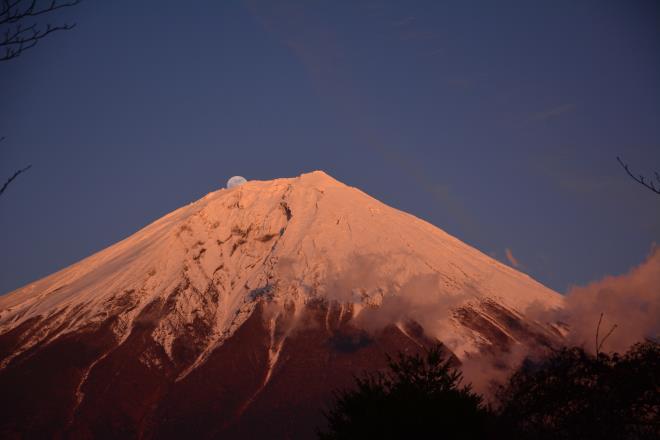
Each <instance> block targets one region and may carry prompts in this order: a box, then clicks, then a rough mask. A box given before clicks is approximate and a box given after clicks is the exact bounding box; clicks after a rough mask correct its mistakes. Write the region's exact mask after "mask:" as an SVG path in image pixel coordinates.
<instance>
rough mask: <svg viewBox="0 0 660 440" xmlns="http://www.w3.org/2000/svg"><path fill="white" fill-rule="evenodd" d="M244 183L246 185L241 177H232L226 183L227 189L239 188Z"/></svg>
mask: <svg viewBox="0 0 660 440" xmlns="http://www.w3.org/2000/svg"><path fill="white" fill-rule="evenodd" d="M244 183H247V180H245V177H242V176H234V177H232V178H231V179H229V180H228V181H227V189H232V188H234V187H236V186H241V185H243V184H244Z"/></svg>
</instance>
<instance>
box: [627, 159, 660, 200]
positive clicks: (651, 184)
mask: <svg viewBox="0 0 660 440" xmlns="http://www.w3.org/2000/svg"><path fill="white" fill-rule="evenodd" d="M616 160H618V161H619V164H621V166H622V167H623V169H624V170H626V173H628V175H629V176H630V177H632V179H633V180H634V181H635V182H637V183H640V184H642V185H644V186H645V187H647V188H648V189H650V190H651V191H653V192H654V193H656V194H660V174H658V172H657V171H656V172H655V173H654V174H655V179H656V181H657V185H658V186H657V188H656V184H655V183H654V182H653V180H652V179H648V180H646V177H644V176H643V175H641V174H640V175H639V176H635V175H634V174H633V172H632V171H630V168H629V167H628V164H627V163H625V162H624V161H623V160H621V158H620V157H619V156H617V158H616Z"/></svg>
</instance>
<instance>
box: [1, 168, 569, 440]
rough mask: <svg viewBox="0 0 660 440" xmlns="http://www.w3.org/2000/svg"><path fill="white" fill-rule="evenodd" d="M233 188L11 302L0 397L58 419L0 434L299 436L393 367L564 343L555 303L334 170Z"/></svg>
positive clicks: (27, 412) (24, 416)
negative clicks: (416, 359) (426, 350)
mask: <svg viewBox="0 0 660 440" xmlns="http://www.w3.org/2000/svg"><path fill="white" fill-rule="evenodd" d="M230 183H231V182H230ZM230 186H231V188H228V189H221V190H218V191H215V192H212V193H210V194H208V195H206V196H205V197H203V198H201V199H200V200H198V201H196V202H194V203H192V204H190V205H187V206H184V207H182V208H180V209H177V210H176V211H174V212H172V213H170V214H168V215H166V216H164V217H162V218H161V219H159V220H156V221H155V222H153V223H152V224H150V225H148V226H146V227H145V228H143V229H142V230H140V231H138V232H136V233H135V234H133V235H132V236H130V237H128V238H126V239H125V240H122V241H120V242H118V243H117V244H115V245H113V246H110V247H109V248H107V249H104V250H102V251H100V252H98V253H96V254H94V255H92V256H90V257H88V258H86V259H84V260H82V261H80V262H78V263H76V264H73V265H71V266H70V267H68V268H65V269H63V270H61V271H59V272H57V273H54V274H52V275H50V276H48V277H46V278H43V279H41V280H38V281H35V282H33V283H31V284H29V285H27V286H25V287H23V288H20V289H18V290H16V291H14V292H12V293H10V294H8V295H5V296H2V297H0V387H2V389H3V390H7V393H6V394H5V396H14V397H15V398H16V399H21V398H22V397H21V396H25V393H26V392H29V391H30V390H31V389H32V388H34V387H37V386H38V387H39V388H40V389H39V392H40V393H42V394H43V393H45V394H47V395H44V396H43V397H44V398H43V399H42V400H43V402H55V403H57V404H58V405H59V406H58V408H60V409H59V410H58V411H51V410H48V409H47V408H46V406H45V403H43V402H42V403H40V402H37V401H35V400H34V399H33V400H30V401H29V403H26V405H25V406H16V407H15V408H14V409H13V410H11V411H9V412H4V413H3V415H0V427H6V426H9V425H7V424H13V423H23V422H24V423H31V422H30V421H32V422H34V423H37V424H38V423H43V424H44V425H43V426H47V429H46V428H44V429H46V431H47V432H49V433H51V434H53V435H60V434H63V433H69V434H81V433H92V434H94V433H98V434H99V435H100V433H102V432H105V431H104V430H105V429H110V428H108V426H114V428H112V429H114V430H115V431H113V433H115V434H118V433H120V432H142V433H143V435H144V436H146V437H150V436H159V435H162V434H163V433H164V432H168V433H170V434H171V433H176V432H180V433H186V432H192V433H197V434H199V435H219V434H218V433H219V432H222V433H224V434H225V436H227V437H230V438H231V437H232V436H236V437H237V438H238V437H241V436H248V437H249V436H255V435H262V434H263V435H265V434H267V433H277V434H278V435H281V436H293V437H296V436H298V435H299V434H300V435H303V433H302V431H301V432H298V431H296V430H299V429H303V430H304V429H311V430H312V431H310V432H313V427H314V426H316V425H317V424H318V422H319V417H320V410H319V408H320V406H319V405H321V404H322V403H323V402H327V401H328V399H330V398H331V394H332V390H333V389H335V388H336V387H338V386H345V385H348V384H350V382H351V380H352V375H353V374H355V373H358V372H359V371H360V370H361V369H373V368H381V367H382V366H383V365H384V359H385V358H384V354H385V353H394V352H396V351H398V350H404V351H410V350H419V349H420V348H421V347H424V346H428V345H429V344H432V343H436V342H440V343H442V344H443V345H444V346H445V348H446V350H447V351H448V352H450V353H452V354H453V355H454V356H455V358H456V360H457V361H458V362H465V363H466V365H467V364H468V363H469V362H471V361H474V359H476V358H477V357H478V356H482V355H488V356H490V358H493V357H495V358H498V357H501V359H504V358H505V357H506V356H505V355H504V354H505V353H513V352H521V351H524V350H526V349H527V348H526V347H538V346H551V345H552V344H554V343H555V342H556V341H558V340H561V339H562V338H563V336H562V335H563V332H564V331H565V329H563V328H560V327H558V326H557V325H555V324H554V323H553V322H551V321H547V320H543V319H540V318H532V317H530V316H529V315H528V314H527V313H526V311H527V310H528V309H530V308H533V309H534V310H535V311H538V310H543V311H546V312H548V313H555V312H556V311H558V310H560V309H561V308H562V307H563V305H564V299H563V297H562V296H561V295H559V294H558V293H556V292H554V291H552V290H550V289H548V288H546V287H545V286H543V285H541V284H540V283H538V282H536V281H535V280H533V279H532V278H531V277H529V276H528V275H525V274H523V273H520V272H518V271H517V270H515V269H513V268H511V267H508V266H506V265H504V264H502V263H500V262H498V261H496V260H495V259H493V258H491V257H489V256H488V255H486V254H484V253H482V252H480V251H478V250H476V249H474V248H472V247H470V246H468V245H467V244H465V243H463V242H462V241H460V240H459V239H457V238H455V237H453V236H451V235H449V234H447V233H445V232H444V231H442V230H441V229H439V228H437V227H435V226H433V225H431V224H429V223H427V222H425V221H423V220H421V219H419V218H417V217H414V216H412V215H410V214H407V213H405V212H401V211H398V210H396V209H393V208H391V207H389V206H387V205H384V204H383V203H381V202H379V201H378V200H376V199H374V198H372V197H370V196H369V195H367V194H365V193H364V192H362V191H360V190H359V189H356V188H353V187H350V186H347V185H345V184H343V183H341V182H338V181H337V180H335V179H333V178H332V177H330V176H329V175H327V174H326V173H324V172H322V171H315V172H311V173H307V174H302V175H301V176H299V177H295V178H286V179H275V180H271V181H255V180H253V181H248V182H244V183H242V184H241V185H239V186H232V185H229V184H228V187H230ZM500 355H501V356H500ZM507 356H508V355H507ZM500 364H501V362H500ZM500 368H501V365H500ZM26 371H42V373H40V376H39V380H36V381H35V380H34V378H33V377H31V376H28V375H27V373H24V372H26ZM330 371H332V372H333V374H332V375H329V373H328V372H330ZM110 382H111V383H113V384H115V385H113V386H112V387H111V388H107V383H110ZM104 384H105V385H104ZM136 384H137V385H136ZM104 390H105V391H104ZM34 391H36V390H34ZM182 396H185V398H184V397H182ZM285 402H287V403H285ZM182 405H183V406H182ZM21 408H22V409H21ZM209 408H216V409H217V411H216V412H210V409H209ZM100 411H107V412H104V413H103V414H104V416H103V417H102V418H101V419H99V412H100ZM188 413H189V415H190V417H189V418H188V419H186V418H185V415H186V414H188ZM193 414H194V417H193ZM303 415H304V417H303ZM38 417H41V418H38ZM289 417H298V418H301V417H302V418H303V419H304V420H307V419H308V420H309V421H308V423H307V422H306V423H302V424H301V425H300V426H296V427H292V426H290V424H287V423H286V420H287V418H289ZM37 418H38V419H37ZM35 420H36V421H35ZM255 420H259V423H254V421H255ZM191 421H195V422H194V423H193V422H191ZM12 426H14V425H12ZM16 426H18V425H16ZM259 430H264V431H263V432H262V431H259ZM292 430H293V431H292ZM0 432H2V430H1V429H0ZM81 435H82V434H81Z"/></svg>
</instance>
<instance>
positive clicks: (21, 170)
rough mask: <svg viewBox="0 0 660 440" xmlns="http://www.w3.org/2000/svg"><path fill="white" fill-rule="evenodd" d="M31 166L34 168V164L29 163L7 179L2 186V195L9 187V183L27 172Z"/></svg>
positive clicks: (0, 190)
mask: <svg viewBox="0 0 660 440" xmlns="http://www.w3.org/2000/svg"><path fill="white" fill-rule="evenodd" d="M30 168H32V165H28V166H26V167H25V168H22V169H20V170H18V171H16V172H15V173H14V174H13V175H12V176H11V177H10V178H9V179H7V181H6V182H5V184H4V185H2V188H1V189H0V196H1V195H2V193H4V192H5V190H6V189H7V187H8V186H9V184H10V183H11V182H12V181H13V180H14V179H15V178H17V177H18V176H19V175H20V174H22V173H24V172H26V171H27V170H29V169H30Z"/></svg>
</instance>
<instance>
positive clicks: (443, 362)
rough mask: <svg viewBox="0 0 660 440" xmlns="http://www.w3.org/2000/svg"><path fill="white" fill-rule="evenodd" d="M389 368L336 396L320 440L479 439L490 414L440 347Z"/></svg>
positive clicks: (403, 358)
mask: <svg viewBox="0 0 660 440" xmlns="http://www.w3.org/2000/svg"><path fill="white" fill-rule="evenodd" d="M388 366H389V368H388V371H387V372H378V373H367V374H365V375H364V376H363V377H361V378H356V379H355V382H356V383H355V385H356V387H355V389H352V390H345V391H343V392H340V393H338V394H337V395H336V398H335V403H334V407H333V408H332V409H331V410H330V411H329V412H328V413H326V418H327V421H328V429H327V431H326V432H319V437H320V438H321V439H327V440H330V439H356V438H362V439H371V438H374V439H417V438H461V439H466V438H467V439H469V438H484V436H485V433H486V426H487V424H488V422H489V418H490V412H489V410H488V409H487V408H486V407H485V406H484V404H483V401H482V398H481V396H479V395H478V394H475V393H474V392H472V389H471V387H470V385H462V376H461V373H460V372H458V371H457V370H456V369H455V368H454V367H453V366H452V360H451V359H449V358H447V357H445V356H444V355H443V352H442V349H441V348H440V347H436V348H434V349H432V350H430V351H428V352H427V353H426V354H425V355H424V356H420V355H404V354H399V356H398V358H397V359H396V360H395V359H392V358H389V357H388Z"/></svg>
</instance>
